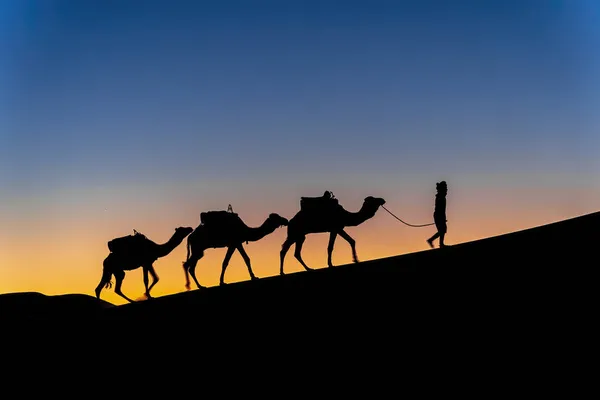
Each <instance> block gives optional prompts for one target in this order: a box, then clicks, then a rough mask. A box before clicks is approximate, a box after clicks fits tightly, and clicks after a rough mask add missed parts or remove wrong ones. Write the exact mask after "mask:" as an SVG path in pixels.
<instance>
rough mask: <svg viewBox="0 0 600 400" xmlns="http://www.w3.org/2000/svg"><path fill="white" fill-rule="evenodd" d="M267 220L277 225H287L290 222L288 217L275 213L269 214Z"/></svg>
mask: <svg viewBox="0 0 600 400" xmlns="http://www.w3.org/2000/svg"><path fill="white" fill-rule="evenodd" d="M267 221H268V222H269V224H272V225H274V226H277V227H281V226H287V224H288V222H289V221H288V220H287V219H286V218H283V217H282V216H281V215H279V214H275V213H271V214H269V217H268V218H267Z"/></svg>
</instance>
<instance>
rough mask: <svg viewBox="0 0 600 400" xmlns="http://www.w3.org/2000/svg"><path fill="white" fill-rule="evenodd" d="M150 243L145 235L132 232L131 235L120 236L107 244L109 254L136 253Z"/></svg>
mask: <svg viewBox="0 0 600 400" xmlns="http://www.w3.org/2000/svg"><path fill="white" fill-rule="evenodd" d="M148 243H150V240H149V239H148V238H147V237H146V235H144V234H142V233H140V232H138V231H136V230H135V229H134V230H133V235H127V236H121V237H118V238H114V239H112V240H110V241H109V242H108V250H110V252H111V253H128V252H137V251H139V249H140V248H141V247H142V246H144V245H147V244H148Z"/></svg>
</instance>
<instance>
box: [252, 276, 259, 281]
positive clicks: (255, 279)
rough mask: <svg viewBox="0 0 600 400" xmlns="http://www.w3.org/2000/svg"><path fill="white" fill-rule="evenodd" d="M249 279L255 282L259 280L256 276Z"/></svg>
mask: <svg viewBox="0 0 600 400" xmlns="http://www.w3.org/2000/svg"><path fill="white" fill-rule="evenodd" d="M250 279H252V280H253V281H257V280H259V279H260V278H259V277H258V276H253V277H251V278H250Z"/></svg>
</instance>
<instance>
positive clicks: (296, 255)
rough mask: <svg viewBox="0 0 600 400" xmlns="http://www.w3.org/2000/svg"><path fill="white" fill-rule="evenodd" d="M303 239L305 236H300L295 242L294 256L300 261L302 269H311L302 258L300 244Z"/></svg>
mask: <svg viewBox="0 0 600 400" xmlns="http://www.w3.org/2000/svg"><path fill="white" fill-rule="evenodd" d="M305 240H306V236H302V237H301V238H300V239H299V240H298V241H297V242H296V249H295V250H294V257H296V259H297V260H298V261H300V264H302V266H303V267H304V269H306V270H307V271H312V268H310V267H309V266H308V265H306V263H305V262H304V260H303V259H302V245H303V244H304V241H305Z"/></svg>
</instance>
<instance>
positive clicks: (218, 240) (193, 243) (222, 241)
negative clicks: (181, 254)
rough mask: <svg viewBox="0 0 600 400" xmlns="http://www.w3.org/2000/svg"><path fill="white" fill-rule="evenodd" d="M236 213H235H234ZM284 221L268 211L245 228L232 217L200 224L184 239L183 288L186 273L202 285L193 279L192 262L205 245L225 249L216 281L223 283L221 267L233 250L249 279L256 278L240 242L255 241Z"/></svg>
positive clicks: (187, 283) (238, 220)
mask: <svg viewBox="0 0 600 400" xmlns="http://www.w3.org/2000/svg"><path fill="white" fill-rule="evenodd" d="M234 215H236V216H237V214H234ZM287 224H288V220H287V219H286V218H284V217H282V216H280V215H278V214H274V213H272V214H269V216H268V217H267V219H266V220H265V221H264V222H263V223H262V225H260V226H258V227H248V226H247V225H246V224H245V223H244V222H243V221H242V220H241V219H239V218H236V220H235V222H234V223H224V224H219V223H214V224H212V225H209V224H200V225H199V226H198V227H197V228H196V229H195V230H194V232H192V233H191V234H190V236H188V238H187V258H186V260H185V261H184V262H183V270H184V272H185V288H186V289H187V290H190V275H191V276H192V279H194V282H195V283H196V286H198V289H202V288H204V286H202V285H201V284H200V283H199V282H198V279H196V264H197V263H198V261H199V260H200V259H201V258H202V257H203V256H204V251H205V250H206V249H209V248H222V247H226V248H227V253H225V258H224V259H223V265H222V268H221V277H220V279H219V284H220V285H224V284H225V270H226V269H227V265H228V264H229V260H230V259H231V256H232V255H233V252H234V251H235V250H237V251H238V252H239V253H240V255H241V256H242V258H243V259H244V262H245V263H246V266H247V267H248V272H249V273H250V278H251V279H252V280H254V279H258V278H257V277H256V276H255V275H254V272H252V266H251V265H250V257H248V254H246V251H245V250H244V247H243V245H242V244H243V243H244V242H246V243H248V242H255V241H257V240H260V239H262V238H263V237H265V236H267V235H269V234H271V233H273V232H274V231H275V229H277V228H279V227H281V226H284V225H287Z"/></svg>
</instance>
